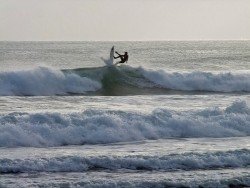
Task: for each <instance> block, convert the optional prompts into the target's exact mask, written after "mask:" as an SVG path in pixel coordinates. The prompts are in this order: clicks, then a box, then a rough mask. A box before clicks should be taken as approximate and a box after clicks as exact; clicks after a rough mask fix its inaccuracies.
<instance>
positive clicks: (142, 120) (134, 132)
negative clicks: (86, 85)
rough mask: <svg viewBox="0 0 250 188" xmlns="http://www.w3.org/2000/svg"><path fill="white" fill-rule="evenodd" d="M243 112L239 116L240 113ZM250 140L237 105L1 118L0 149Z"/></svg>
mask: <svg viewBox="0 0 250 188" xmlns="http://www.w3.org/2000/svg"><path fill="white" fill-rule="evenodd" d="M239 109H241V110H239ZM249 135H250V110H249V107H248V106H247V105H246V103H245V102H240V101H237V102H235V103H233V104H232V105H230V106H229V107H227V108H226V109H225V110H222V109H219V108H212V109H204V110H201V111H193V112H192V111H191V112H175V111H170V110H168V109H156V110H154V111H152V113H150V114H142V113H137V112H123V111H109V110H86V111H84V112H80V113H69V114H61V113H36V114H29V113H11V114H8V115H1V116H0V146H2V147H16V146H38V147H40V146H61V145H81V144H98V143H115V142H126V141H138V140H145V139H162V138H170V137H174V138H188V137H189V138H199V137H218V138H223V137H234V136H249Z"/></svg>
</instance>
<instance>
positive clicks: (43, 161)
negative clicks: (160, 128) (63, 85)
mask: <svg viewBox="0 0 250 188" xmlns="http://www.w3.org/2000/svg"><path fill="white" fill-rule="evenodd" d="M249 164H250V151H249V150H246V149H242V150H234V151H227V152H214V153H202V154H200V153H184V154H171V155H164V156H142V155H134V156H112V155H110V156H96V157H94V156H92V157H80V156H63V157H54V158H46V157H44V158H39V159H0V173H19V172H84V171H89V170H96V169H108V170H119V169H129V170H165V171H176V170H200V169H202V170H208V169H210V170H211V169H218V168H232V167H233V168H237V167H238V168H239V167H247V166H248V165H249Z"/></svg>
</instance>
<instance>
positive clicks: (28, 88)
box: [0, 67, 101, 96]
mask: <svg viewBox="0 0 250 188" xmlns="http://www.w3.org/2000/svg"><path fill="white" fill-rule="evenodd" d="M100 88H101V84H100V83H98V82H96V81H93V80H91V79H89V78H86V77H80V76H78V75H76V74H73V73H69V74H64V73H63V72H62V71H60V70H54V69H51V68H45V67H39V68H35V69H32V70H23V71H13V72H0V95H10V96H11V95H12V96H13V95H65V94H67V93H85V92H87V91H96V90H98V89H100Z"/></svg>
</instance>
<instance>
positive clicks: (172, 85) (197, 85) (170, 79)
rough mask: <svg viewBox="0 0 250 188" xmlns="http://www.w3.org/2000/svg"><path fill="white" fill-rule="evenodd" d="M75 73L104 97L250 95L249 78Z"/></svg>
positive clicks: (140, 71) (111, 70) (103, 70)
mask: <svg viewBox="0 0 250 188" xmlns="http://www.w3.org/2000/svg"><path fill="white" fill-rule="evenodd" d="M73 71H74V72H75V73H77V74H79V75H81V76H86V77H90V78H91V79H97V80H98V81H99V82H100V83H102V92H103V94H107V95H109V94H111V95H124V94H128V93H129V94H145V93H150V94H152V93H154V92H155V93H157V94H158V93H163V94H165V93H168V92H170V90H178V91H184V92H185V91H199V92H202V91H203V92H228V93H230V92H250V74H247V73H242V74H233V73H230V72H229V73H220V74H214V73H209V72H190V73H177V72H176V73H168V72H165V71H163V70H159V71H153V70H146V69H144V68H142V67H139V68H132V67H130V66H126V65H123V66H119V67H117V66H116V67H115V66H111V67H99V68H87V69H86V68H83V69H75V70H73Z"/></svg>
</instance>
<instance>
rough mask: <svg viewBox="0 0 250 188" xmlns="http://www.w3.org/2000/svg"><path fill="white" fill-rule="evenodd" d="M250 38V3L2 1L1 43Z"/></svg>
mask: <svg viewBox="0 0 250 188" xmlns="http://www.w3.org/2000/svg"><path fill="white" fill-rule="evenodd" d="M100 40H101V41H102V40H104V41H123V40H124V41H127V40H129V41H133V40H136V41H140V40H250V0H0V41H100Z"/></svg>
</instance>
